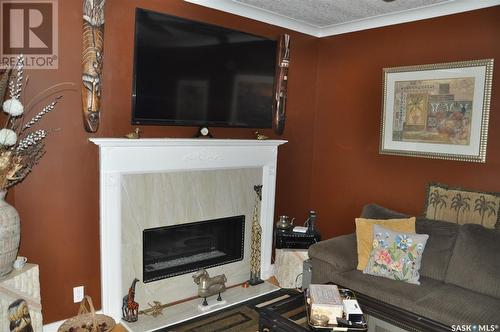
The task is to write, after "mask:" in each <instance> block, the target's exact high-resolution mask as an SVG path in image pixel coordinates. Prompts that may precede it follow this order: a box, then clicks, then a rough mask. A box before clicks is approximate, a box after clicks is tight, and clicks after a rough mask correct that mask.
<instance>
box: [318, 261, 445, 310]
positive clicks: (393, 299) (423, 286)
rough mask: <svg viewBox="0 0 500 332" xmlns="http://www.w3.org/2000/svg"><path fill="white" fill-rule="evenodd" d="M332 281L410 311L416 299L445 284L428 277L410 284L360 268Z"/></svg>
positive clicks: (342, 274)
mask: <svg viewBox="0 0 500 332" xmlns="http://www.w3.org/2000/svg"><path fill="white" fill-rule="evenodd" d="M313 268H314V267H313ZM330 281H332V282H334V283H336V284H338V285H341V286H344V287H347V288H350V289H352V290H354V291H356V292H360V293H362V294H364V295H368V296H371V297H373V298H376V299H378V300H380V301H383V302H386V303H389V304H392V305H395V306H398V307H401V308H404V309H406V310H409V311H412V308H413V305H414V303H415V302H416V301H418V300H419V299H421V298H423V297H424V296H426V295H428V294H430V293H431V292H433V291H434V290H435V289H436V288H438V287H440V286H442V285H444V284H443V282H441V281H437V280H434V279H431V278H426V277H422V278H420V285H414V284H408V283H405V282H397V281H394V280H391V279H387V278H382V277H376V276H372V275H369V274H363V273H362V272H361V271H358V270H352V271H348V272H343V273H339V274H337V275H335V276H334V277H333V279H332V280H330Z"/></svg>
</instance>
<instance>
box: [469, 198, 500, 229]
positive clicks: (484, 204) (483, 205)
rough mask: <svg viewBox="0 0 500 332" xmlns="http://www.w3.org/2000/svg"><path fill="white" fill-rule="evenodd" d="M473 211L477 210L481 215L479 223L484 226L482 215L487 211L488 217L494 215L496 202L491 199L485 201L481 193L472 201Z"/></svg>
mask: <svg viewBox="0 0 500 332" xmlns="http://www.w3.org/2000/svg"><path fill="white" fill-rule="evenodd" d="M474 211H477V212H478V213H479V215H480V216H481V225H483V226H484V216H485V215H486V213H488V217H491V216H492V215H493V216H496V214H497V204H496V203H495V202H493V201H487V200H486V197H484V196H483V195H481V196H479V198H478V199H476V201H475V202H474Z"/></svg>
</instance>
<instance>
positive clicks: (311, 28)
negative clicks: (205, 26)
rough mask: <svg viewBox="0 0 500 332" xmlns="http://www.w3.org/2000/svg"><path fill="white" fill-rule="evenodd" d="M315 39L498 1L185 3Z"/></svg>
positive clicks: (208, 0) (209, 0)
mask: <svg viewBox="0 0 500 332" xmlns="http://www.w3.org/2000/svg"><path fill="white" fill-rule="evenodd" d="M184 1H187V2H191V3H194V4H198V5H201V6H205V7H210V8H213V9H217V10H221V11H225V12H228V13H232V14H235V15H240V16H244V17H248V18H251V19H254V20H257V21H261V22H266V23H269V24H273V25H277V26H281V27H284V28H287V29H290V30H295V31H299V32H302V33H306V34H309V35H313V36H316V37H325V36H331V35H336V34H341V33H347V32H352V31H359V30H365V29H371V28H376V27H381V26H386V25H392V24H399V23H404V22H411V21H417V20H422V19H427V18H432V17H438V16H444V15H450V14H455V13H461V12H466V11H469V10H475V9H480V8H485V7H491V6H497V5H500V0H392V1H391V0H388V1H384V0H184Z"/></svg>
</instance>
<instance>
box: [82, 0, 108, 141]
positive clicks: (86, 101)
mask: <svg viewBox="0 0 500 332" xmlns="http://www.w3.org/2000/svg"><path fill="white" fill-rule="evenodd" d="M105 3H106V0H83V51H82V108H83V109H82V111H83V118H84V119H83V120H84V125H85V130H86V131H87V132H89V133H95V132H96V131H97V129H98V128H99V119H100V116H101V113H100V112H101V84H102V62H103V51H104V5H105Z"/></svg>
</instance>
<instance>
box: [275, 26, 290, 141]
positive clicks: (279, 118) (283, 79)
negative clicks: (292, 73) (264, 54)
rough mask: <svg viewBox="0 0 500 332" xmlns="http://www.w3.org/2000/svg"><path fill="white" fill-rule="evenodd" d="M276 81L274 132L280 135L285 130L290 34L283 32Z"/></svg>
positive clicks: (280, 40) (279, 45) (278, 54)
mask: <svg viewBox="0 0 500 332" xmlns="http://www.w3.org/2000/svg"><path fill="white" fill-rule="evenodd" d="M277 63H278V65H277V67H276V82H275V86H274V101H273V128H274V132H275V133H276V134H278V135H282V134H283V131H284V130H285V118H286V98H287V83H288V69H289V67H290V35H287V34H283V35H281V36H280V39H279V41H278V53H277Z"/></svg>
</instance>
